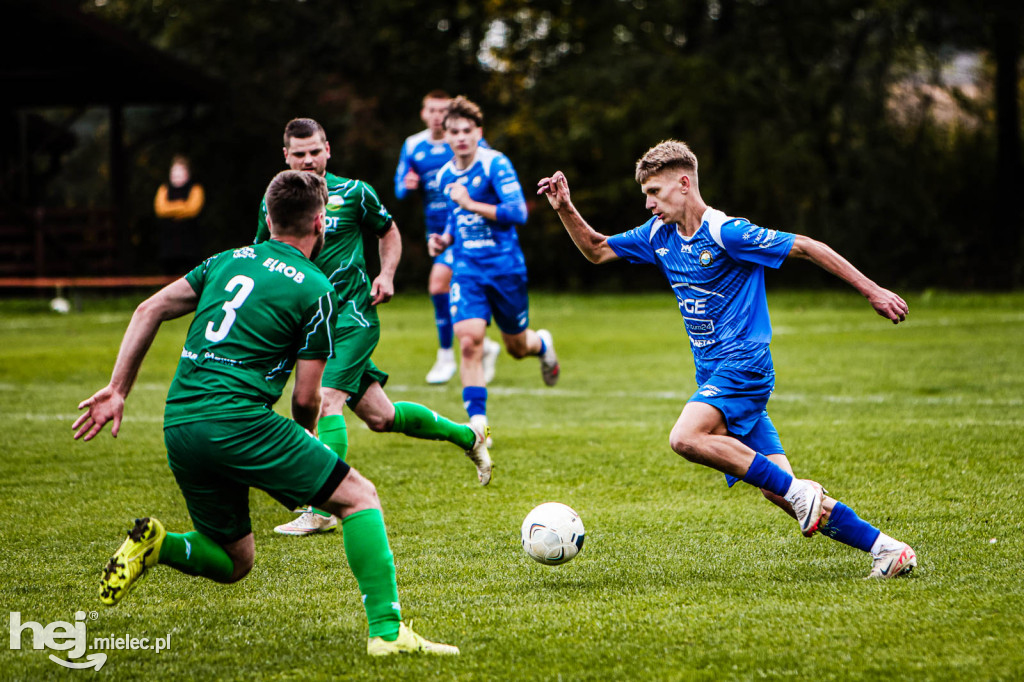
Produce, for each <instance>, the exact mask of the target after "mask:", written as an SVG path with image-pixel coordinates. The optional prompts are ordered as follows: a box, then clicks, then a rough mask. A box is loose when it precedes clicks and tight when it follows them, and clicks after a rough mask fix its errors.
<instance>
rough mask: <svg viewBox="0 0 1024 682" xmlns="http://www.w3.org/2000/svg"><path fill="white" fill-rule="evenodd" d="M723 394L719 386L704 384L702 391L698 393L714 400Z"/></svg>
mask: <svg viewBox="0 0 1024 682" xmlns="http://www.w3.org/2000/svg"><path fill="white" fill-rule="evenodd" d="M721 392H722V389H720V388H718V386H714V385H712V384H704V385H703V386H702V387H701V389H700V391H698V393H700V394H701V395H702V396H704V397H705V398H714V397H715V396H716V395H718V394H719V393H721Z"/></svg>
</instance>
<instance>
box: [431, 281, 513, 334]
mask: <svg viewBox="0 0 1024 682" xmlns="http://www.w3.org/2000/svg"><path fill="white" fill-rule="evenodd" d="M450 296H451V302H452V322H455V323H458V322H461V321H463V320H477V319H479V320H484V321H485V322H487V324H490V323H491V315H492V314H493V315H494V321H495V322H496V323H497V324H498V329H500V330H501V331H503V332H505V333H506V334H518V333H519V332H521V331H524V330H525V329H526V328H527V327H529V326H530V298H529V296H528V295H527V293H526V275H525V274H500V275H490V276H488V275H483V274H473V275H464V274H463V275H459V274H456V275H454V276H453V277H452V288H451V294H450Z"/></svg>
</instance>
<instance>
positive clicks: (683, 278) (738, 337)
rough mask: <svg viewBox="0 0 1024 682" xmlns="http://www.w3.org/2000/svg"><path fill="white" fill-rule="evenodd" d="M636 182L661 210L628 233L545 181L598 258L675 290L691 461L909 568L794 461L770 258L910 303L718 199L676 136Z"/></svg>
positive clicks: (897, 316)
mask: <svg viewBox="0 0 1024 682" xmlns="http://www.w3.org/2000/svg"><path fill="white" fill-rule="evenodd" d="M636 180H637V182H638V183H639V184H640V186H641V188H642V189H643V193H644V195H645V196H646V197H647V209H648V210H650V211H651V212H652V213H653V214H654V217H653V218H651V219H650V220H648V221H647V222H646V223H644V224H643V225H641V226H640V227H637V228H635V229H633V230H630V231H628V232H624V233H622V234H618V235H614V236H611V237H609V236H606V235H603V234H600V233H599V232H597V231H595V230H594V229H593V228H592V227H591V226H590V225H589V224H587V222H586V221H585V220H584V219H583V217H582V216H581V215H580V214H579V212H578V211H577V210H576V208H575V207H574V206H573V204H572V201H571V199H570V195H569V185H568V182H567V181H566V179H565V175H563V174H562V173H561V172H557V173H555V174H554V175H552V176H551V177H549V178H544V179H542V180H541V181H540V182H539V183H538V192H537V193H538V194H543V195H545V196H547V198H548V201H549V203H550V204H551V207H552V208H554V209H555V211H557V213H558V217H559V218H560V219H561V220H562V224H563V225H565V228H566V230H567V231H568V232H569V235H570V236H571V237H572V239H573V241H574V242H575V243H576V246H577V247H579V249H580V251H581V252H582V253H583V255H585V256H586V257H587V259H588V260H590V261H591V262H592V263H607V262H609V261H613V260H616V259H619V258H625V259H627V260H629V261H630V262H633V263H649V264H653V265H656V266H657V267H658V268H659V269H660V270H661V271H662V273H663V274H664V275H665V277H666V279H668V281H669V284H670V285H671V286H672V290H673V291H674V292H675V295H676V300H677V303H678V304H679V309H680V312H681V313H682V316H683V322H684V325H685V326H686V333H687V335H688V336H689V338H690V346H691V349H692V351H693V360H694V365H695V366H696V370H697V385H698V387H697V391H696V392H695V393H694V394H693V395H692V396H691V397H690V400H689V401H688V402H687V403H686V406H685V407H684V408H683V411H682V414H681V415H680V416H679V419H678V420H677V421H676V423H675V426H674V427H673V428H672V432H671V434H670V436H669V442H670V445H671V447H672V449H673V450H674V451H675V452H676V453H678V454H680V455H682V456H683V457H685V458H686V459H687V460H689V461H691V462H696V463H698V464H703V465H705V466H709V467H712V468H714V469H717V470H719V471H721V472H722V473H724V474H725V475H726V478H727V480H728V482H729V485H730V486H731V485H732V484H734V483H735V482H736V481H737V480H742V481H744V482H746V483H749V484H751V485H754V486H756V487H758V488H760V489H761V492H762V493H763V494H764V496H765V497H766V498H767V499H768V500H770V501H771V502H773V503H775V504H776V505H778V506H779V507H781V508H782V509H783V510H785V511H786V512H787V513H789V514H790V515H791V516H793V517H794V518H796V520H797V521H798V523H799V524H800V530H801V532H802V533H803V534H804V535H806V536H807V537H810V536H811V535H813V534H814V533H815V531H817V530H819V529H820V530H821V532H822V533H824V534H825V535H827V536H829V537H831V538H834V539H835V540H838V541H840V542H842V543H845V544H847V545H850V546H852V547H856V548H858V549H861V550H863V551H865V552H870V553H871V556H872V567H871V572H870V574H869V577H871V578H892V577H894V576H897V575H902V574H906V573H909V572H910V571H911V570H912V569H913V568H914V567H915V566H916V565H917V558H916V555H915V553H914V550H913V549H911V547H910V545H907V544H906V543H903V542H900V541H898V540H894V539H893V538H891V537H889V536H888V535H886V534H885V533H882V532H881V531H879V530H878V529H877V528H875V527H874V526H872V525H871V524H869V523H867V522H865V521H863V520H861V519H860V518H859V517H858V516H857V514H855V513H854V512H853V510H851V509H850V508H849V507H847V506H846V505H844V504H843V503H841V502H838V501H837V500H834V499H832V498H830V497H828V496H826V495H825V494H824V491H823V490H822V487H821V485H819V484H818V483H816V482H814V481H808V480H800V479H796V478H794V476H793V469H792V467H791V466H790V463H789V460H788V458H787V457H786V454H785V451H784V450H783V448H782V443H781V441H780V440H779V434H778V432H777V431H776V430H775V426H774V425H773V424H772V421H771V419H770V418H769V417H768V412H767V410H766V409H765V408H766V406H767V404H768V398H769V397H770V396H771V393H772V390H773V388H774V386H775V370H774V368H773V366H772V357H771V352H770V351H769V348H768V344H769V342H770V341H771V334H772V329H771V322H770V320H769V318H768V303H767V299H766V296H765V289H764V268H765V267H766V266H767V267H771V268H777V267H779V266H780V265H781V264H782V262H783V261H784V260H785V259H786V258H787V257H795V258H803V259H806V260H809V261H811V262H812V263H814V264H816V265H818V266H819V267H821V268H823V269H824V270H827V271H828V272H831V273H832V274H834V275H836V276H837V277H839V278H840V279H843V280H845V281H846V282H848V283H849V284H850V285H851V286H853V287H854V288H855V289H856V290H857V291H859V292H860V293H861V294H862V295H863V296H864V297H865V298H867V299H868V301H869V302H870V303H871V306H872V307H873V308H874V309H875V310H876V311H877V312H878V314H879V315H881V316H882V317H885V318H888V319H889V320H891V321H892V322H893V323H894V324H897V323H899V322H902V321H903V320H905V319H906V315H907V312H908V309H907V304H906V302H905V301H904V300H903V299H902V298H900V297H899V296H897V295H896V294H894V293H893V292H891V291H888V290H886V289H883V288H882V287H880V286H878V285H877V284H875V283H874V282H872V281H871V280H870V279H868V278H867V277H865V276H864V275H863V274H861V273H860V272H859V271H858V270H857V269H856V268H855V267H853V265H851V264H850V263H849V262H848V261H847V260H846V259H844V258H843V257H842V256H840V255H839V254H838V253H836V252H835V251H833V250H832V249H831V248H830V247H828V246H827V245H825V244H823V243H821V242H819V241H815V240H814V239H811V238H809V237H805V236H803V235H798V234H790V233H786V232H780V231H777V230H770V229H766V228H763V227H758V226H757V225H754V224H752V223H750V222H748V221H747V220H745V219H743V218H731V217H729V216H726V215H725V214H724V213H722V212H721V211H717V210H715V209H713V208H710V207H708V205H707V204H705V203H704V200H703V199H701V196H700V190H699V189H698V185H697V157H696V156H695V155H694V154H693V152H692V151H690V149H689V147H687V146H686V145H685V144H683V143H682V142H677V141H675V140H667V141H665V142H662V143H660V144H658V145H656V146H655V147H652V148H651V149H650V150H648V151H647V153H646V154H644V156H643V157H642V158H641V159H640V160H639V161H638V162H637V166H636Z"/></svg>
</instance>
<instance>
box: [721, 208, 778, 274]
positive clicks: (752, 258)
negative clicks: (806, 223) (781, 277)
mask: <svg viewBox="0 0 1024 682" xmlns="http://www.w3.org/2000/svg"><path fill="white" fill-rule="evenodd" d="M794 239H796V235H795V234H793V233H791V232H781V231H779V230H769V229H768V228H765V227H760V226H758V225H754V224H753V223H751V222H749V221H747V220H744V219H743V218H735V219H733V220H728V221H726V222H725V223H722V229H721V233H720V235H719V239H718V240H716V241H718V242H719V243H720V244H721V245H722V248H724V249H725V252H726V253H728V254H729V257H731V258H733V259H735V260H738V261H741V262H744V263H753V264H755V265H764V266H766V267H769V268H777V267H779V266H780V265H782V261H784V260H786V256H788V255H789V252H790V250H791V249H792V248H793V240H794Z"/></svg>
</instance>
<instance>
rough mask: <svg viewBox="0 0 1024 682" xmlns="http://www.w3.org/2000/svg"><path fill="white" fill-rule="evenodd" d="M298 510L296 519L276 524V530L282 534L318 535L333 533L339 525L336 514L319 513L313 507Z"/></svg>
mask: <svg viewBox="0 0 1024 682" xmlns="http://www.w3.org/2000/svg"><path fill="white" fill-rule="evenodd" d="M296 511H297V512H299V515H298V516H297V517H296V518H295V520H294V521H291V522H290V523H282V524H281V525H280V526H276V527H275V528H274V532H275V533H280V534H281V535H299V536H301V535H316V534H317V533H331V532H333V531H334V529H336V528H337V527H338V517H336V516H335V515H334V514H329V515H324V514H319V513H317V512H315V511H313V508H312V507H300V508H299V509H297V510H296Z"/></svg>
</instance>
